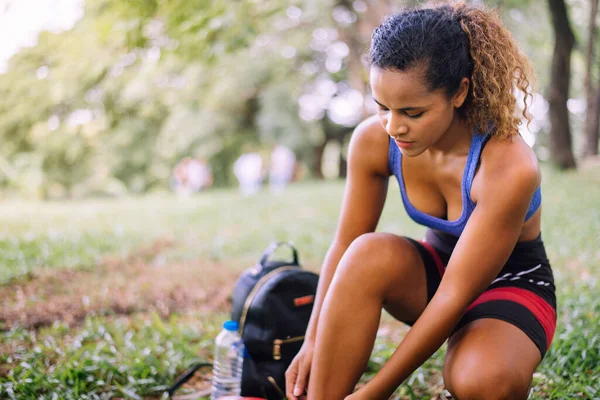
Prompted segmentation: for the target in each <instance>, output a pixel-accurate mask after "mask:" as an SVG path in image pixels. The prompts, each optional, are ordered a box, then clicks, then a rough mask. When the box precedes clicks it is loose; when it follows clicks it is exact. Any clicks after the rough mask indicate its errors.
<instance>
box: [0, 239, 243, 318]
mask: <svg viewBox="0 0 600 400" xmlns="http://www.w3.org/2000/svg"><path fill="white" fill-rule="evenodd" d="M173 246H174V243H173V242H172V241H170V240H158V241H156V242H154V243H152V245H150V246H148V247H147V248H143V249H140V250H139V251H137V252H136V253H134V254H132V255H130V256H129V257H127V258H124V259H118V258H115V257H112V258H106V259H105V260H104V261H103V262H102V263H101V264H100V265H98V266H97V268H95V269H93V270H91V271H56V270H53V271H52V270H51V271H43V272H41V273H39V274H37V275H36V276H33V277H31V279H29V280H27V281H24V282H17V283H14V284H12V285H9V286H5V287H0V303H1V304H2V306H1V308H0V321H1V322H3V323H4V329H9V328H11V327H12V326H14V325H16V324H18V325H19V326H21V327H26V328H40V327H43V326H47V325H51V324H52V323H54V322H55V321H64V322H66V323H68V324H70V325H73V324H76V323H78V322H80V321H82V320H83V319H84V318H85V317H86V315H88V314H90V313H96V314H98V313H106V312H110V313H116V314H124V315H128V314H132V313H136V312H144V311H157V312H158V313H159V314H160V315H161V316H164V317H166V316H168V315H170V314H171V313H173V312H185V311H188V310H199V311H208V310H211V311H215V310H223V311H225V310H226V309H227V307H228V305H229V301H230V298H229V296H230V294H231V292H232V289H233V285H234V284H235V280H236V279H237V276H238V273H235V272H233V271H231V270H230V269H229V268H227V266H225V265H223V264H217V263H211V262H206V261H201V260H195V261H191V262H186V263H177V264H170V263H165V262H164V257H163V256H162V253H164V252H165V251H166V250H168V249H170V248H172V247H173Z"/></svg>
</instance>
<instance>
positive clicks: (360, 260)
mask: <svg viewBox="0 0 600 400" xmlns="http://www.w3.org/2000/svg"><path fill="white" fill-rule="evenodd" d="M413 251H414V249H412V245H411V244H410V242H408V241H407V240H406V239H404V238H401V237H399V236H396V235H393V234H389V233H379V232H373V233H366V234H363V235H361V236H359V237H358V238H356V239H355V240H354V241H353V242H352V244H351V245H350V247H349V248H348V250H347V251H346V253H345V254H344V257H343V258H342V260H341V262H340V265H339V267H340V268H341V269H343V270H347V271H344V272H352V273H354V274H364V275H373V273H374V272H377V274H378V275H382V274H386V273H387V272H389V273H393V274H397V273H398V272H399V266H401V265H402V264H410V263H413V264H414V261H415V260H413V259H412V258H414V255H413V254H412V253H413Z"/></svg>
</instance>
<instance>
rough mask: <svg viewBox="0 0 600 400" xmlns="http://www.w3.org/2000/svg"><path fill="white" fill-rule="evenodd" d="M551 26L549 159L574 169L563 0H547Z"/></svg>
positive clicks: (569, 40) (569, 35)
mask: <svg viewBox="0 0 600 400" xmlns="http://www.w3.org/2000/svg"><path fill="white" fill-rule="evenodd" d="M548 5H549V6H550V13H551V15H552V26H553V28H554V40H555V45H554V55H553V57H552V72H551V80H550V82H551V83H550V93H549V96H548V102H549V103H550V124H551V125H552V127H551V128H550V158H551V160H552V161H553V162H554V163H555V164H557V165H558V166H559V167H560V168H561V169H569V168H575V158H574V157H573V149H572V145H571V129H570V124H569V110H568V109H567V100H568V99H569V80H570V78H571V51H572V50H573V45H574V44H575V37H574V36H573V31H572V30H571V26H570V24H569V16H568V14H567V7H566V5H565V2H564V0H548Z"/></svg>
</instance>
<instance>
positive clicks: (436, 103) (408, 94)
mask: <svg viewBox="0 0 600 400" xmlns="http://www.w3.org/2000/svg"><path fill="white" fill-rule="evenodd" d="M423 68H424V67H416V68H411V69H408V70H406V71H398V70H384V69H380V68H377V67H371V71H370V80H371V91H372V93H373V97H374V99H375V102H376V103H377V105H378V106H379V111H378V115H379V120H380V121H381V125H383V127H384V129H385V131H386V132H387V133H388V135H390V136H392V137H393V138H394V140H395V141H396V144H397V145H398V147H399V148H400V151H402V154H404V155H406V156H409V157H414V156H418V155H419V154H421V153H423V152H424V151H425V150H427V149H428V148H429V147H431V146H433V145H435V144H436V143H437V142H438V141H439V140H440V138H441V137H442V136H443V135H444V133H446V132H447V131H448V129H449V128H450V125H451V124H452V121H453V120H454V118H457V115H456V114H457V113H456V109H457V107H460V106H461V105H462V103H463V102H464V97H462V95H461V94H460V92H461V90H462V85H461V89H459V93H458V94H457V95H455V96H454V97H453V98H452V99H449V98H448V96H447V95H446V93H445V91H444V89H438V90H434V91H429V89H428V87H427V85H426V83H425V80H424V74H423ZM465 79H466V78H465ZM466 87H467V89H468V80H467V83H466ZM465 92H466V90H465ZM457 96H458V97H457ZM464 96H465V97H466V93H465V95H464ZM461 98H462V99H461Z"/></svg>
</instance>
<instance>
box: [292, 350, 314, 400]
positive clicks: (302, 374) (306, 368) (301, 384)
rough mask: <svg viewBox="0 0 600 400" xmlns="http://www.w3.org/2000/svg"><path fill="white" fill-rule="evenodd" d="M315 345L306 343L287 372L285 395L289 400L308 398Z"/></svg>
mask: <svg viewBox="0 0 600 400" xmlns="http://www.w3.org/2000/svg"><path fill="white" fill-rule="evenodd" d="M313 351H314V344H313V343H312V342H311V341H304V344H303V345H302V347H301V348H300V351H299V352H298V354H296V357H294V360H293V361H292V363H291V364H290V366H289V368H288V369H287V371H285V394H286V396H287V398H288V399H289V400H298V399H304V398H306V390H307V388H308V377H309V374H310V365H311V363H312V359H313Z"/></svg>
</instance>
